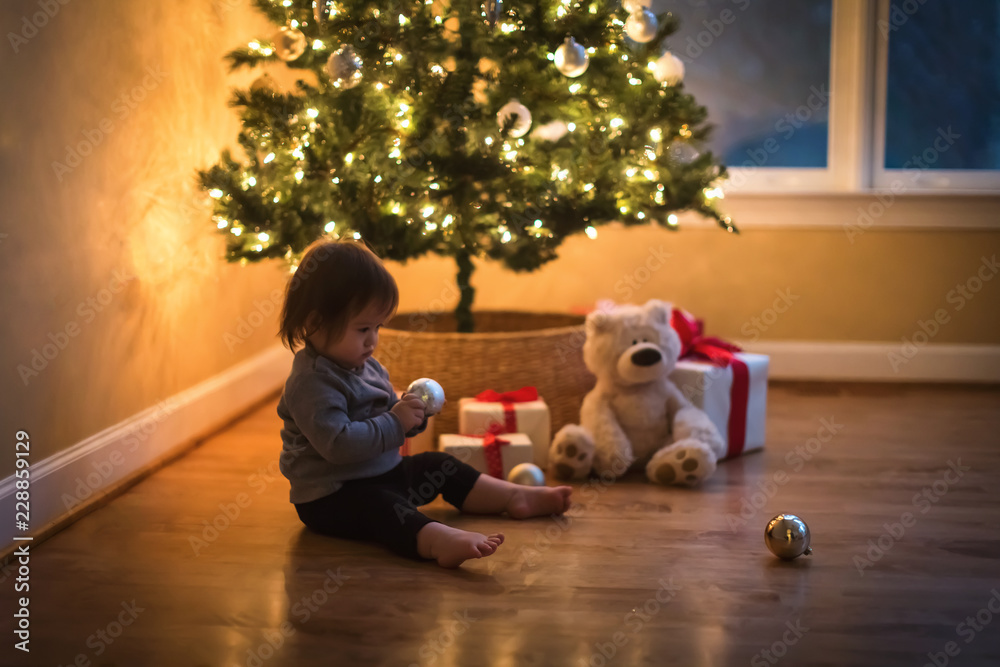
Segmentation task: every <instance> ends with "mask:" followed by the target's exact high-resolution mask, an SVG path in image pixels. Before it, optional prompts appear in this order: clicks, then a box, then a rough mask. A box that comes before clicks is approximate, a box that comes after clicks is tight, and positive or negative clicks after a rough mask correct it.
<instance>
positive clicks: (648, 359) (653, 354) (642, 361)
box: [632, 347, 661, 366]
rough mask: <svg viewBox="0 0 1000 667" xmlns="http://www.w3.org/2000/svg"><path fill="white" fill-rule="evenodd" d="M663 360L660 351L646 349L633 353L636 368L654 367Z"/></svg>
mask: <svg viewBox="0 0 1000 667" xmlns="http://www.w3.org/2000/svg"><path fill="white" fill-rule="evenodd" d="M660 359H661V356H660V351H659V350H654V349H653V348H651V347H646V348H643V349H641V350H638V351H636V352H633V353H632V363H633V364H635V365H636V366H652V365H653V364H655V363H659V361H660Z"/></svg>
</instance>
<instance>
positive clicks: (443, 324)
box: [375, 311, 595, 437]
mask: <svg viewBox="0 0 1000 667" xmlns="http://www.w3.org/2000/svg"><path fill="white" fill-rule="evenodd" d="M473 316H474V318H475V329H476V333H455V329H456V327H455V318H454V317H453V315H452V314H451V313H401V314H399V315H397V316H396V317H394V318H393V319H392V320H391V321H390V322H389V323H388V324H387V325H386V326H385V327H384V328H383V329H382V331H381V334H380V339H379V345H378V348H377V350H376V353H375V356H376V358H377V359H378V361H379V362H380V363H381V364H382V365H383V366H385V368H386V370H388V371H389V377H391V378H392V382H393V384H394V385H395V386H397V387H400V388H402V387H406V386H407V385H408V384H409V383H410V382H412V381H413V380H416V379H417V378H421V377H429V378H433V379H434V380H437V381H438V382H439V383H440V384H441V386H442V387H443V388H444V392H445V396H446V397H447V398H448V402H447V403H446V405H445V408H444V411H443V412H442V413H441V414H440V415H438V416H437V417H436V418H435V429H434V430H435V432H436V435H440V434H442V433H458V399H459V398H463V397H468V396H475V395H476V394H478V393H480V392H481V391H483V390H485V389H495V390H496V391H510V390H514V389H520V388H521V387H523V386H526V385H534V386H535V387H537V388H538V393H539V394H540V395H541V397H542V398H544V399H545V402H546V403H547V404H548V406H549V411H550V413H551V416H552V430H553V432H555V431H557V430H559V428H561V427H562V426H563V425H564V424H568V423H576V422H577V421H578V420H579V416H580V404H581V403H582V402H583V397H584V395H586V393H587V392H588V391H590V389H591V388H593V386H594V382H595V378H594V376H593V375H591V373H590V371H588V370H587V367H586V366H584V364H583V341H584V327H583V321H584V318H583V317H582V316H577V315H560V314H549V313H526V312H505V311H481V312H476V313H474V314H473ZM436 435H435V437H436Z"/></svg>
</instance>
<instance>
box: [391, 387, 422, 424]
mask: <svg viewBox="0 0 1000 667" xmlns="http://www.w3.org/2000/svg"><path fill="white" fill-rule="evenodd" d="M390 412H392V413H393V414H395V415H396V416H397V417H399V421H400V422H402V424H403V433H409V432H410V431H412V430H413V429H414V428H416V427H417V426H420V425H421V424H423V423H424V402H423V401H421V400H420V398H419V397H417V396H416V395H414V394H403V395H402V397H400V399H399V401H398V402H397V403H396V404H395V405H394V406H392V410H391V411H390Z"/></svg>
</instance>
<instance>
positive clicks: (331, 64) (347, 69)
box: [326, 45, 361, 88]
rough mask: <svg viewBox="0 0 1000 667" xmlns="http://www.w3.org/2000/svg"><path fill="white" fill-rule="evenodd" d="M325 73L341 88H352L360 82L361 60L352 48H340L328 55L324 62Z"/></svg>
mask: <svg viewBox="0 0 1000 667" xmlns="http://www.w3.org/2000/svg"><path fill="white" fill-rule="evenodd" d="M326 73H327V74H329V75H330V79H332V80H333V82H334V83H336V84H337V85H339V86H340V87H341V88H353V87H354V86H356V85H358V82H359V81H361V58H359V57H358V55H357V54H356V53H354V47H352V46H350V45H347V46H342V47H340V48H339V49H337V50H336V51H334V52H333V53H331V54H330V57H329V59H327V61H326Z"/></svg>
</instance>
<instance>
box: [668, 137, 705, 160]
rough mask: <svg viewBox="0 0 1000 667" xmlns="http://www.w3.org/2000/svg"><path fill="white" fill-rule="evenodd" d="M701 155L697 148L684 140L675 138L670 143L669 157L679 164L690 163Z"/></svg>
mask: <svg viewBox="0 0 1000 667" xmlns="http://www.w3.org/2000/svg"><path fill="white" fill-rule="evenodd" d="M700 156H701V153H700V152H698V149H697V148H695V147H694V146H692V145H691V144H689V143H688V142H686V141H680V140H678V139H675V140H674V141H673V142H671V145H670V159H672V160H674V161H675V162H678V163H680V164H691V163H692V162H694V161H695V160H697V159H698V158H699V157H700Z"/></svg>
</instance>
